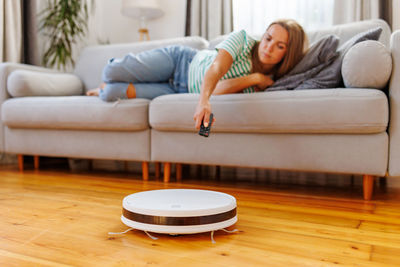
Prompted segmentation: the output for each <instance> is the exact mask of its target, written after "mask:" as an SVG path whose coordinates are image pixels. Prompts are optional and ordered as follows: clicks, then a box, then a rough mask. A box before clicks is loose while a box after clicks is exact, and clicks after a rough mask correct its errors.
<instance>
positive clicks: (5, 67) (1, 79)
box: [0, 62, 59, 105]
mask: <svg viewBox="0 0 400 267" xmlns="http://www.w3.org/2000/svg"><path fill="white" fill-rule="evenodd" d="M17 70H26V71H36V72H42V73H59V72H57V71H55V70H52V69H47V68H43V67H38V66H33V65H27V64H20V63H10V62H5V63H0V105H1V103H3V102H4V101H5V100H7V99H8V98H10V97H12V96H11V95H10V94H9V93H8V87H7V80H8V77H9V76H10V75H11V74H12V73H13V72H14V71H17Z"/></svg>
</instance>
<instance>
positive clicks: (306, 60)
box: [267, 35, 339, 91]
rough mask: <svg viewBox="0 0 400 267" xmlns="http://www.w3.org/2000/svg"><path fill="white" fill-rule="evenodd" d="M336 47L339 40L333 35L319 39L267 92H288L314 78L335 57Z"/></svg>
mask: <svg viewBox="0 0 400 267" xmlns="http://www.w3.org/2000/svg"><path fill="white" fill-rule="evenodd" d="M338 45H339V38H338V37H337V36H335V35H328V36H325V37H323V38H321V39H320V40H318V41H317V42H315V43H314V44H312V45H311V47H310V48H309V49H308V51H307V53H306V54H305V55H304V57H303V58H302V59H301V60H300V62H299V63H297V65H296V66H295V67H294V68H293V69H292V70H291V71H290V72H289V73H288V74H286V75H285V76H283V77H282V78H280V79H279V80H277V81H276V82H275V83H274V84H273V85H272V86H271V87H269V88H267V90H268V91H278V90H290V89H293V88H296V87H297V86H299V85H300V84H301V83H302V82H304V81H305V80H307V79H310V78H312V77H314V76H315V75H316V74H317V73H318V72H320V71H321V70H322V69H323V68H324V67H326V66H328V65H329V64H330V63H331V62H332V61H333V60H334V59H335V58H336V57H337V55H338V54H337V52H336V49H337V47H338Z"/></svg>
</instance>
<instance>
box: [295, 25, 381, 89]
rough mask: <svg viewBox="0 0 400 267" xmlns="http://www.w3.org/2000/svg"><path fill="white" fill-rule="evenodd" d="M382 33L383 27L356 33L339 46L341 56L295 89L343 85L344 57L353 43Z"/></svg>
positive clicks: (375, 38)
mask: <svg viewBox="0 0 400 267" xmlns="http://www.w3.org/2000/svg"><path fill="white" fill-rule="evenodd" d="M381 33H382V28H381V27H377V28H374V29H371V30H368V31H365V32H361V33H359V34H357V35H355V36H354V37H352V38H351V39H350V40H348V41H347V42H346V43H344V44H343V45H342V46H341V47H340V48H339V50H338V52H339V56H338V57H337V58H336V59H335V60H334V61H333V62H332V63H331V64H330V65H329V66H327V67H326V68H324V69H323V70H321V71H320V72H319V73H318V74H317V75H316V76H315V77H313V78H312V79H309V80H306V81H305V82H303V83H302V84H300V85H299V86H298V87H296V88H295V90H304V89H323V88H336V87H340V86H342V85H343V80H342V73H341V69H342V61H343V57H344V55H345V54H346V52H347V51H348V50H349V49H350V48H351V47H352V46H353V45H355V44H357V43H359V42H361V41H366V40H378V39H379V36H380V35H381Z"/></svg>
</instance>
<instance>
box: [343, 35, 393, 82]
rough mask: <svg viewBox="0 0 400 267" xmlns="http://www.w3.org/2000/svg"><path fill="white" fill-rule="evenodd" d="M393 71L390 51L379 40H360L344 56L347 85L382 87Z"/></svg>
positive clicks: (344, 78) (344, 74)
mask: <svg viewBox="0 0 400 267" xmlns="http://www.w3.org/2000/svg"><path fill="white" fill-rule="evenodd" d="M391 72H392V57H391V54H390V51H389V50H388V49H387V48H386V47H385V46H384V45H383V44H382V43H380V42H378V41H364V42H360V43H358V44H356V45H354V46H353V47H352V48H350V49H349V51H348V52H347V53H346V54H345V55H344V58H343V63H342V76H343V82H344V85H345V86H346V87H355V88H377V89H382V88H384V87H385V85H386V84H387V82H388V80H389V78H390V74H391Z"/></svg>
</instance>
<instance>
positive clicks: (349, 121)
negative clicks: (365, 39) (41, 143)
mask: <svg viewBox="0 0 400 267" xmlns="http://www.w3.org/2000/svg"><path fill="white" fill-rule="evenodd" d="M198 98H199V96H198V95H194V94H179V95H165V96H161V97H158V98H155V99H154V100H153V101H152V102H151V103H150V110H149V116H150V125H151V127H152V128H154V129H157V130H159V131H192V132H194V131H196V130H195V129H194V121H193V114H194V111H195V108H196V105H197V101H198ZM211 105H212V110H213V113H214V116H215V118H216V122H215V123H214V125H213V126H212V129H211V135H212V133H213V132H230V133H236V132H237V133H357V134H359V133H363V134H364V133H365V134H368V133H379V132H383V131H386V128H387V124H388V100H387V97H386V95H385V94H384V93H383V92H382V91H380V90H375V89H320V90H317V89H314V90H301V91H276V92H261V93H254V94H231V95H220V96H212V97H211Z"/></svg>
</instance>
